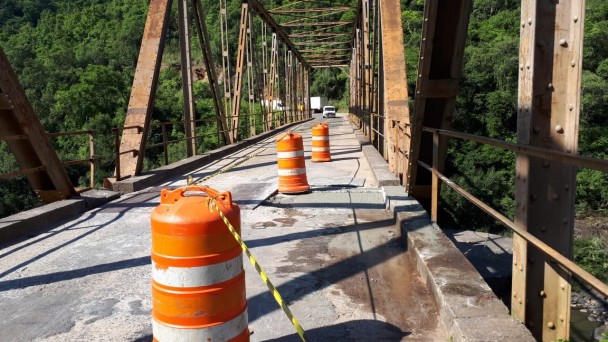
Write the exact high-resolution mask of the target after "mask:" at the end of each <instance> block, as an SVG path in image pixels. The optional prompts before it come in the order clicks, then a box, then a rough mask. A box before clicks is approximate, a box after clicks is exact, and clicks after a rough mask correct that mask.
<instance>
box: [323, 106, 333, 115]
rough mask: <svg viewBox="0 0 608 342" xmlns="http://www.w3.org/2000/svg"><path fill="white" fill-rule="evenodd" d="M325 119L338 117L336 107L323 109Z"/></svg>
mask: <svg viewBox="0 0 608 342" xmlns="http://www.w3.org/2000/svg"><path fill="white" fill-rule="evenodd" d="M323 117H324V118H335V117H336V107H334V106H324V107H323Z"/></svg>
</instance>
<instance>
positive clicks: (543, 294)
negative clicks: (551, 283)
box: [538, 290, 547, 298]
mask: <svg viewBox="0 0 608 342" xmlns="http://www.w3.org/2000/svg"><path fill="white" fill-rule="evenodd" d="M538 295H539V296H541V297H543V298H547V294H546V293H545V291H542V290H541V291H540V292H539V293H538Z"/></svg>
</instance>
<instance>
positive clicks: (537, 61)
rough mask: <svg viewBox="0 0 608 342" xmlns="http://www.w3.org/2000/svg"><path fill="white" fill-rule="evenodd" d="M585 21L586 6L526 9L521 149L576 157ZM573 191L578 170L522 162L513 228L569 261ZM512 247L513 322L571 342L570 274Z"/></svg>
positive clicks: (530, 0)
mask: <svg viewBox="0 0 608 342" xmlns="http://www.w3.org/2000/svg"><path fill="white" fill-rule="evenodd" d="M584 16H585V1H584V0H573V1H567V2H555V1H551V2H545V1H538V0H525V1H523V2H522V6H521V23H520V54H519V94H518V118H517V135H518V139H517V142H518V143H519V144H522V145H530V146H536V147H542V148H545V149H553V150H556V151H560V152H565V153H570V154H573V155H576V153H577V147H578V127H579V115H580V114H579V112H580V104H581V98H580V94H581V78H582V77H581V73H582V67H581V65H582V58H583V49H582V45H583V32H584V22H585V20H584ZM575 186H576V168H575V167H573V166H571V165H568V164H564V163H560V162H556V161H548V160H542V159H538V158H533V157H528V156H526V155H521V154H518V155H517V157H516V180H515V200H516V208H515V223H516V224H517V225H518V226H520V227H522V228H523V229H524V230H526V231H527V232H529V233H531V234H532V235H533V236H535V237H537V238H539V239H540V240H542V241H543V242H544V243H546V244H547V245H549V246H551V247H552V248H553V249H555V250H556V251H558V252H559V253H561V254H563V255H564V256H566V257H568V258H571V257H572V244H573V236H574V218H575V210H574V204H575V193H576V188H575ZM513 242H514V246H513V247H514V248H513V262H514V264H515V263H517V265H514V268H513V286H512V288H513V293H512V303H513V305H512V312H513V315H514V316H515V317H516V318H517V319H519V320H520V321H522V322H525V324H526V326H528V328H529V329H530V330H531V332H532V334H533V335H534V337H535V338H536V339H538V340H543V341H555V340H559V339H568V338H569V333H570V282H571V276H570V274H569V273H568V272H565V271H564V270H563V269H562V268H560V267H559V266H558V265H556V263H555V262H554V261H553V260H552V259H551V258H549V257H547V256H546V255H545V254H544V253H542V251H541V250H539V249H538V248H536V247H533V246H532V245H530V244H527V243H526V242H525V241H524V240H523V239H522V238H521V237H519V236H517V235H515V236H514V240H513ZM539 294H541V295H539ZM520 301H521V302H520Z"/></svg>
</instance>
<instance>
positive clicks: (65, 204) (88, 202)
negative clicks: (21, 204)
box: [0, 190, 120, 242]
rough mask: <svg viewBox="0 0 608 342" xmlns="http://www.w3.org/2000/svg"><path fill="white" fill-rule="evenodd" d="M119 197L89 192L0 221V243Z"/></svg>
mask: <svg viewBox="0 0 608 342" xmlns="http://www.w3.org/2000/svg"><path fill="white" fill-rule="evenodd" d="M119 197H120V194H118V193H117V192H114V191H109V190H89V191H86V192H83V193H82V194H80V196H74V197H73V198H70V199H67V200H63V201H57V202H53V203H49V204H47V205H44V206H41V207H38V208H34V209H30V210H27V211H23V212H20V213H18V214H15V215H11V216H8V217H5V218H2V219H0V242H5V241H9V240H12V239H14V238H18V237H22V236H27V235H30V234H33V233H35V232H36V231H37V230H38V229H40V228H41V227H48V226H49V225H53V224H56V223H58V222H60V221H61V220H64V219H66V218H69V217H72V216H76V215H79V214H81V213H83V212H85V211H88V210H91V209H93V208H96V207H99V206H101V205H103V204H105V203H107V202H110V201H113V200H115V199H117V198H119Z"/></svg>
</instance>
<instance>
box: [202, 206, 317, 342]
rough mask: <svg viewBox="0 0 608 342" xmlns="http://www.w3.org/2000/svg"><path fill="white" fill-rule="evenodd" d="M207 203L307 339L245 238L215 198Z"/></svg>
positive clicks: (297, 329)
mask: <svg viewBox="0 0 608 342" xmlns="http://www.w3.org/2000/svg"><path fill="white" fill-rule="evenodd" d="M207 203H208V205H209V209H210V210H213V209H215V210H216V211H217V213H218V214H219V215H220V217H221V218H222V220H223V221H224V223H225V224H226V227H228V229H229V230H230V233H232V235H233V236H234V238H235V239H236V241H237V242H238V243H239V245H241V248H242V249H243V251H244V252H245V253H246V254H247V256H248V257H249V261H251V264H252V265H253V267H255V269H256V271H257V272H258V274H259V275H260V277H261V278H262V281H263V282H264V283H265V284H266V286H268V289H269V290H270V292H271V293H272V295H273V296H274V299H275V300H276V301H277V303H278V304H279V306H280V307H281V309H283V312H284V313H285V315H286V316H287V318H289V320H291V324H293V326H294V327H295V328H296V331H297V332H298V335H300V338H301V339H302V341H306V339H305V338H304V329H302V326H301V325H300V323H299V322H298V320H297V318H296V317H295V316H294V315H293V314H292V313H291V310H289V307H288V306H287V304H285V301H284V300H283V297H281V294H280V293H279V291H278V290H277V288H276V287H274V285H272V283H271V282H270V279H268V275H266V272H264V270H263V269H262V266H260V264H258V262H257V260H256V259H255V257H254V256H253V254H251V252H250V251H249V248H247V245H245V242H243V239H241V236H240V235H239V233H237V231H236V230H235V229H234V227H233V226H232V224H230V221H228V218H227V217H226V215H224V213H223V212H222V211H221V210H220V208H219V206H217V204H216V203H215V198H211V197H209V199H208V202H207Z"/></svg>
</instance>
